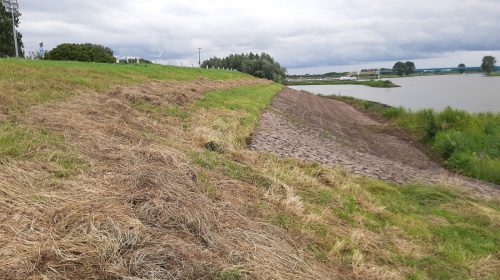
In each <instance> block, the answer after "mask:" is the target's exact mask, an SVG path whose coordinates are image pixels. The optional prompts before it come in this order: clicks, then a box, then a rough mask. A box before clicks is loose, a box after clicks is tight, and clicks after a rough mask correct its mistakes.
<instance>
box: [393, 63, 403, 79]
mask: <svg viewBox="0 0 500 280" xmlns="http://www.w3.org/2000/svg"><path fill="white" fill-rule="evenodd" d="M392 71H393V72H394V73H396V74H397V75H398V76H403V75H404V74H405V72H406V64H405V63H404V62H401V61H398V62H396V63H395V64H394V66H393V67H392Z"/></svg>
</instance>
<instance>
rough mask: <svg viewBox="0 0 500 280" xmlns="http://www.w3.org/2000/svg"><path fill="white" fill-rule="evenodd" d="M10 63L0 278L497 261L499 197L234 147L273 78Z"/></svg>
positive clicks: (295, 271)
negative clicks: (405, 182)
mask: <svg viewBox="0 0 500 280" xmlns="http://www.w3.org/2000/svg"><path fill="white" fill-rule="evenodd" d="M18 62H19V61H12V60H0V69H1V71H0V88H1V89H2V90H1V91H0V98H1V100H2V103H1V105H0V106H1V108H2V111H1V114H0V122H1V124H0V167H1V168H0V248H1V249H0V278H2V279H46V278H48V279H64V278H68V279H124V278H126V277H132V278H128V279H175V278H180V279H199V278H205V279H207V278H208V279H277V278H278V279H279V278H282V279H293V278H297V279H353V278H354V279H356V278H357V279H497V278H498V277H499V276H500V269H499V267H500V265H499V264H500V207H499V206H498V205H499V202H498V200H494V199H490V200H485V199H479V198H476V197H473V196H472V195H470V194H467V193H465V192H462V191H459V190H456V189H454V188H452V187H445V186H425V185H404V186H401V185H395V184H390V183H386V182H383V181H377V180H370V179H365V178H360V177H357V176H353V175H351V174H348V173H346V172H345V171H342V170H338V169H333V168H327V167H324V166H320V165H318V164H314V163H301V162H299V161H296V160H292V159H281V158H278V157H275V156H273V155H270V154H266V153H259V152H255V151H249V150H247V149H246V143H247V141H248V139H249V137H251V133H252V131H253V129H254V128H255V126H256V124H257V122H258V120H259V116H260V113H261V112H262V110H263V109H264V108H265V107H266V106H267V105H268V104H269V103H270V102H271V100H272V98H273V96H274V95H275V94H276V92H278V91H279V90H280V89H281V86H279V85H276V84H272V83H267V82H263V81H260V80H256V79H252V78H250V77H248V76H245V75H241V74H237V73H233V72H223V71H204V70H198V69H188V68H174V67H160V66H120V65H101V64H83V63H65V62H58V63H51V62H24V61H21V62H20V63H18ZM8 69H15V71H13V72H8V71H7V70H8ZM160 79H161V80H163V81H159V80H160ZM223 79H225V80H224V81H222V80H223Z"/></svg>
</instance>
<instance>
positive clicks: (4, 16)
mask: <svg viewBox="0 0 500 280" xmlns="http://www.w3.org/2000/svg"><path fill="white" fill-rule="evenodd" d="M14 21H15V23H16V27H19V16H16V17H15V18H14ZM17 44H18V48H19V56H21V57H24V45H23V35H22V34H21V33H20V32H17ZM13 56H16V49H15V44H14V32H13V30H12V14H11V13H8V12H7V11H5V7H4V6H3V4H2V2H0V57H13Z"/></svg>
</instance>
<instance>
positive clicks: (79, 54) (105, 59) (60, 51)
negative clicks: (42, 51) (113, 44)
mask: <svg viewBox="0 0 500 280" xmlns="http://www.w3.org/2000/svg"><path fill="white" fill-rule="evenodd" d="M45 59H46V60H69V61H85V62H100V63H115V62H116V58H115V57H114V56H113V51H112V50H111V49H110V48H108V47H104V46H101V45H95V44H90V43H88V44H61V45H59V46H57V47H55V48H54V49H52V50H51V51H50V52H48V53H47V54H46V55H45Z"/></svg>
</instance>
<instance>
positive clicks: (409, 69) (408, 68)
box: [405, 61, 417, 76]
mask: <svg viewBox="0 0 500 280" xmlns="http://www.w3.org/2000/svg"><path fill="white" fill-rule="evenodd" d="M415 71H417V68H416V67H415V63H413V62H411V61H407V62H405V75H407V76H408V75H411V74H413V73H415Z"/></svg>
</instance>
